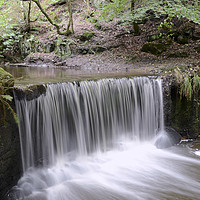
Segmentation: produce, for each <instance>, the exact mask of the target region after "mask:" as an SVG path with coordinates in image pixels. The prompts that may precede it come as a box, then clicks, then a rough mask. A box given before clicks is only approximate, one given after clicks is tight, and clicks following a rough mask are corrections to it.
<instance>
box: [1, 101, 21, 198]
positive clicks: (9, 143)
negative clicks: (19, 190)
mask: <svg viewBox="0 0 200 200" xmlns="http://www.w3.org/2000/svg"><path fill="white" fill-rule="evenodd" d="M10 106H11V107H12V108H13V109H14V101H12V102H11V103H10ZM1 111H2V105H1V102H0V199H1V200H7V192H8V190H10V189H11V188H12V187H13V186H14V185H16V183H17V181H18V179H19V178H20V176H21V171H22V168H21V153H20V141H19V133H18V126H17V124H16V122H15V120H14V118H13V115H12V114H11V113H10V111H9V110H8V109H6V119H5V120H6V122H4V119H3V118H4V116H2V112H1Z"/></svg>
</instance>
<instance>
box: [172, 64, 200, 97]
mask: <svg viewBox="0 0 200 200" xmlns="http://www.w3.org/2000/svg"><path fill="white" fill-rule="evenodd" d="M174 74H175V77H176V80H177V82H178V84H179V85H180V91H179V92H180V97H181V98H182V97H186V98H187V99H188V100H192V97H194V98H195V100H196V101H199V100H198V98H199V92H200V77H199V75H198V73H197V72H196V71H193V69H192V68H188V69H184V70H181V69H180V68H178V67H177V68H176V69H175V70H174Z"/></svg>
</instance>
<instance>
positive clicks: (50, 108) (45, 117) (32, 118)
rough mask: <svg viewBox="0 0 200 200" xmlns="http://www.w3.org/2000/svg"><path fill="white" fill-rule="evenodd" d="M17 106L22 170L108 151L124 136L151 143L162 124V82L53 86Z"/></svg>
mask: <svg viewBox="0 0 200 200" xmlns="http://www.w3.org/2000/svg"><path fill="white" fill-rule="evenodd" d="M16 108H17V114H18V117H19V120H20V123H19V130H20V138H21V152H22V163H23V170H24V171H26V170H27V169H28V168H30V167H36V166H48V165H53V164H55V163H56V162H57V161H58V160H60V159H62V158H65V159H71V157H74V156H77V155H78V156H87V155H89V154H90V153H92V152H98V151H99V152H105V151H107V150H109V149H111V148H114V147H115V145H116V144H117V141H118V140H120V139H121V138H126V139H129V140H134V141H149V140H151V139H153V138H154V137H155V135H156V134H157V132H158V131H159V130H162V129H163V126H164V122H163V108H162V84H161V80H159V79H156V80H153V79H152V80H150V79H149V78H147V77H144V78H142V77H139V78H130V79H128V78H123V79H102V80H98V81H81V82H79V83H76V82H74V83H57V84H49V85H47V86H46V94H42V95H40V96H39V97H38V98H36V99H33V100H29V101H28V100H26V98H25V97H24V98H23V99H18V98H17V97H16ZM69 153H71V154H69Z"/></svg>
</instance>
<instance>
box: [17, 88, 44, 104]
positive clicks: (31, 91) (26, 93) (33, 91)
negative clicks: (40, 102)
mask: <svg viewBox="0 0 200 200" xmlns="http://www.w3.org/2000/svg"><path fill="white" fill-rule="evenodd" d="M15 94H16V96H17V98H18V99H24V98H25V99H26V100H28V101H30V100H32V99H35V98H38V97H39V96H40V95H42V94H44V95H45V94H46V87H45V86H44V85H32V86H30V87H28V88H26V89H20V88H17V89H16V90H15Z"/></svg>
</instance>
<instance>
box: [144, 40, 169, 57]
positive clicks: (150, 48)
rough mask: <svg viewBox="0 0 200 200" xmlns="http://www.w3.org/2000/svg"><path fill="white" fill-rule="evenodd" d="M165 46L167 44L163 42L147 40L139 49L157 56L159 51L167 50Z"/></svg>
mask: <svg viewBox="0 0 200 200" xmlns="http://www.w3.org/2000/svg"><path fill="white" fill-rule="evenodd" d="M167 46H168V45H166V44H163V43H151V42H149V43H146V44H144V45H143V47H142V49H141V51H143V52H147V53H151V54H154V55H157V56H159V55H160V54H161V53H163V52H164V51H166V50H167Z"/></svg>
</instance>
